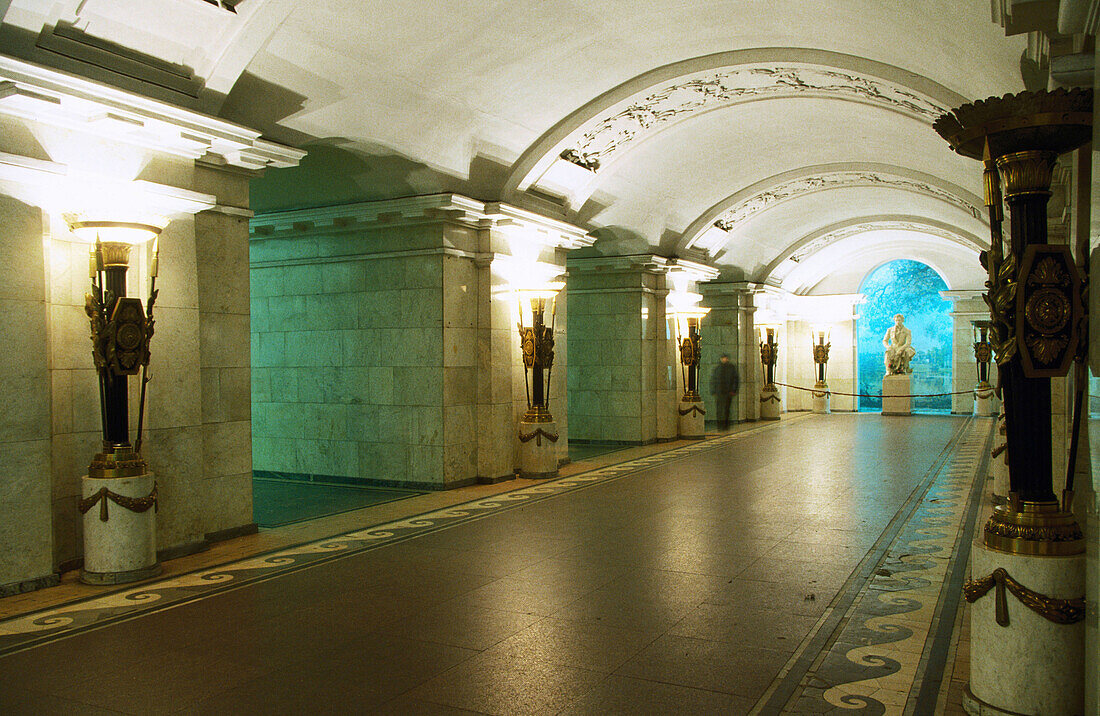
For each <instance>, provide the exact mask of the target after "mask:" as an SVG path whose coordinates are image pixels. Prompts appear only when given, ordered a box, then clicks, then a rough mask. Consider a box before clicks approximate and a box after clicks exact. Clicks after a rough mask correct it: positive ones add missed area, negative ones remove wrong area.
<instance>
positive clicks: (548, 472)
mask: <svg viewBox="0 0 1100 716" xmlns="http://www.w3.org/2000/svg"><path fill="white" fill-rule="evenodd" d="M564 286H565V284H564V283H563V282H561V281H550V282H547V283H545V284H544V285H542V286H540V287H537V288H522V289H517V290H516V291H515V294H516V300H517V302H518V304H519V322H518V324H517V328H518V329H519V338H520V348H521V349H522V352H523V376H524V382H525V384H526V388H527V412H526V413H525V414H524V415H523V419H522V420H521V421H520V424H519V441H520V461H519V462H520V476H521V477H532V478H545V477H553V476H555V475H557V473H558V457H557V451H556V449H555V447H554V443H556V442H557V441H558V433H557V426H556V425H555V423H554V416H553V415H551V414H550V375H551V371H552V369H553V367H554V319H555V317H556V315H557V296H558V293H559V292H560V291H561V289H562V288H563V287H564ZM548 310H549V314H550V316H549V323H547V320H546V319H547V316H546V314H547V311H548Z"/></svg>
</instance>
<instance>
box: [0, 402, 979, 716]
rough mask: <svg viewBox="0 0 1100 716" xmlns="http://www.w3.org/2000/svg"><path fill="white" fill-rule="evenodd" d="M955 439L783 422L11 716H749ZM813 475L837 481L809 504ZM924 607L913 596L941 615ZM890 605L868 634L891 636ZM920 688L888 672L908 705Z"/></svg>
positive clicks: (299, 601)
mask: <svg viewBox="0 0 1100 716" xmlns="http://www.w3.org/2000/svg"><path fill="white" fill-rule="evenodd" d="M958 424H959V422H958V421H956V420H954V419H949V418H942V419H940V418H930V419H927V420H924V419H921V420H920V421H914V422H913V423H912V426H914V427H912V428H911V430H917V432H918V433H920V434H921V435H923V436H924V437H923V438H922V440H923V443H922V442H921V441H917V442H916V443H913V442H905V441H900V440H898V434H897V433H896V431H894V432H892V428H890V427H889V426H887V425H886V424H885V422H884V421H881V420H877V419H876V420H871V419H869V418H867V417H866V416H846V415H833V416H828V419H827V420H826V419H818V418H809V419H805V420H801V421H792V422H791V423H789V424H788V423H785V422H784V423H783V424H780V425H777V426H770V427H768V428H766V429H761V430H758V432H756V433H754V436H753V439H752V440H751V441H750V440H743V441H741V442H730V443H728V444H726V445H725V446H722V447H718V448H713V449H707V450H703V451H701V452H695V453H689V454H686V455H685V456H683V457H680V458H677V459H676V460H675V461H672V462H667V463H659V462H655V463H654V464H653V465H652V466H651V467H648V468H646V469H645V470H643V471H639V472H635V473H633V474H630V475H627V476H625V477H622V478H617V479H613V480H610V481H607V482H602V483H598V484H591V485H587V486H585V487H584V488H583V489H579V490H575V491H572V492H567V493H563V494H559V495H556V496H554V497H551V498H549V499H543V500H541V501H534V502H529V503H524V504H518V503H517V505H516V506H515V507H512V508H510V509H508V510H506V511H502V512H497V513H492V514H487V515H484V516H481V517H479V518H478V519H476V520H473V521H469V522H465V523H459V524H456V525H453V526H451V527H446V528H444V529H440V530H438V531H436V532H433V533H429V534H425V535H422V536H419V537H412V538H410V539H406V540H405V541H403V542H400V543H395V544H391V545H387V546H383V547H380V548H376V549H369V550H367V551H364V552H361V553H358V554H354V555H348V556H346V557H343V558H340V559H335V560H332V561H329V562H325V563H319V564H317V565H315V566H311V567H308V568H306V569H299V570H298V571H294V572H287V573H285V574H277V575H274V576H273V577H271V578H267V579H266V580H265V581H259V582H255V583H252V584H248V585H243V586H239V585H231V586H234V587H238V588H236V589H232V590H231V591H225V592H222V593H217V594H214V595H212V596H206V597H204V598H202V599H200V600H198V601H195V602H193V603H190V604H184V605H181V606H177V607H174V608H171V609H168V610H164V611H160V612H155V613H152V614H149V615H146V616H140V617H138V618H133V619H129V620H128V621H123V622H121V623H118V624H112V625H108V626H105V627H104V628H102V629H97V630H93V631H87V632H83V633H77V634H75V635H73V636H71V637H70V638H66V639H63V640H60V641H56V642H53V643H50V644H46V645H43V646H39V647H36V648H32V649H29V650H27V651H24V652H21V653H15V654H10V655H8V656H2V657H0V712H3V713H8V712H11V713H33V712H35V711H33V710H32V709H31V707H30V706H28V704H33V703H36V702H34V701H27V698H30V697H25V695H27V694H30V695H32V696H33V697H34V698H37V699H38V701H37V703H40V704H41V705H42V708H41V709H39V711H41V712H45V713H51V712H57V713H65V712H74V711H75V712H78V713H97V711H96V708H97V707H98V708H106V709H121V708H125V709H126V710H128V711H131V712H142V713H151V712H160V711H170V710H179V709H185V710H186V712H190V713H217V714H227V713H274V714H279V713H387V714H398V713H401V714H405V713H408V714H434V713H440V714H448V713H449V714H462V713H493V714H497V713H557V712H559V711H562V710H566V712H568V713H626V712H630V713H733V714H737V713H745V712H747V711H748V710H749V709H750V708H751V707H752V705H753V704H754V703H755V701H756V699H757V698H758V697H759V696H760V695H761V694H762V693H763V692H764V690H765V689H767V687H768V686H769V684H771V683H772V680H773V679H774V678H775V676H776V675H777V674H778V672H779V670H780V669H781V668H782V667H783V666H784V665H785V664H786V662H787V661H788V660H789V659H790V657H791V653H792V650H793V649H795V648H796V647H797V646H798V645H799V643H800V642H801V641H802V640H803V639H804V638H805V636H806V635H807V634H809V633H810V630H812V629H813V628H814V626H815V624H816V623H817V622H818V620H819V619H820V618H821V617H822V615H823V613H824V612H825V610H826V608H827V607H828V605H829V604H830V602H831V601H832V600H833V598H834V596H835V595H836V594H837V592H838V590H839V589H841V587H842V586H843V585H844V584H845V582H846V580H847V579H848V578H849V576H850V575H851V573H852V570H853V568H854V567H855V565H856V564H857V563H858V562H859V560H860V559H862V556H863V555H864V554H866V552H867V550H868V549H869V548H870V546H871V545H872V544H874V542H875V540H876V539H877V538H878V535H879V533H880V531H881V530H882V529H883V528H884V527H885V526H886V525H887V524H888V523H889V522H890V520H891V519H892V517H893V515H894V514H895V513H896V512H897V510H898V509H899V508H900V506H901V505H902V504H903V503H904V502H905V500H906V499H907V498H908V496H909V494H910V493H911V491H912V489H913V484H914V483H913V480H914V479H915V478H914V476H919V475H921V474H924V473H925V472H926V471H927V468H928V466H929V465H930V464H931V463H932V461H933V460H934V459H935V456H936V455H937V454H938V451H939V450H940V449H942V446H943V445H944V444H945V443H946V440H947V439H948V438H949V437H950V435H951V434H952V433H953V432H954V430H955V428H956V427H957V425H958ZM857 436H858V438H859V439H858V440H857V439H856V437H857ZM825 437H828V438H830V440H831V441H826V442H823V438H825ZM937 441H938V442H937ZM857 443H859V445H857ZM884 445H889V446H890V449H891V451H892V452H891V454H892V456H893V457H892V460H891V461H890V463H889V464H886V465H884V464H883V463H882V461H881V460H880V459H879V457H878V456H879V455H880V454H881V449H882V448H883V446H884ZM808 460H813V461H815V464H817V465H819V466H821V468H822V469H821V470H820V475H818V476H817V477H818V478H820V479H819V484H815V486H814V490H815V492H814V494H812V495H810V494H807V493H806V492H805V490H806V485H805V470H804V467H805V464H806V463H807V461H808ZM517 484H518V483H517ZM531 484H535V483H531ZM540 484H547V483H540ZM819 493H820V494H819ZM428 497H432V496H428ZM413 499H415V500H419V499H420V498H413ZM433 499H435V498H433ZM440 504H441V505H444V506H445V505H447V504H455V502H454V501H452V502H443V503H440ZM455 509H457V510H461V509H462V508H461V507H456V508H455ZM354 527H355V526H354V525H351V526H349V530H350V529H353V528H354ZM295 529H296V530H299V531H300V529H301V527H300V526H299V527H296V528H295ZM297 533H298V532H295V534H297ZM922 539H924V538H923V537H922ZM338 540H339V538H338V537H337V538H332V539H331V540H324V542H325V543H328V542H337V541H338ZM896 557H897V561H898V563H899V564H904V563H906V561H905V560H908V563H909V564H912V563H913V562H912V560H913V559H914V558H912V557H909V558H906V557H904V555H897V556H896ZM265 559H266V558H265ZM898 578H900V575H899V577H898ZM883 579H885V578H883ZM926 591H927V595H926V594H925V592H923V591H920V590H919V589H918V590H911V591H910V592H909V594H913V595H915V594H920V595H921V598H922V599H925V601H928V600H929V599H930V600H931V601H929V603H930V604H934V603H935V602H934V596H935V590H926ZM196 594H198V593H197V592H196ZM888 594H889V593H888V592H885V591H883V590H881V589H880V590H875V591H874V596H875V597H876V598H879V597H881V599H883V600H889V599H890V597H889V596H887V595H888ZM811 595H813V598H812V599H810V598H808V597H810V596H811ZM153 597H154V598H155V594H154V595H153ZM868 604H869V605H870V602H869V603H868ZM874 606H875V609H873V610H871V611H869V612H868V613H867V617H869V618H870V619H871V622H870V625H871V627H875V626H876V625H880V624H883V625H884V624H889V623H891V617H890V616H889V614H888V609H889V607H890V606H891V605H890V604H889V603H886V602H878V603H877V604H876V605H874ZM882 609H886V610H887V611H886V612H883V611H882ZM921 613H922V614H923V612H921ZM861 614H862V612H861ZM883 614H886V616H883ZM107 616H110V615H109V614H107ZM910 616H912V615H909V614H903V615H898V616H897V617H895V618H894V619H893V621H894V622H897V623H899V624H901V625H902V626H904V624H903V623H902V622H904V621H905V620H906V619H907V618H909V617H910ZM888 648H889V649H890V652H891V654H892V655H895V656H896V657H897V658H898V659H900V660H912V658H913V656H914V655H915V654H916V651H915V649H910V648H908V642H905V643H893V644H889V645H888ZM880 651H881V649H880ZM962 651H963V646H962V645H960V649H959V653H962ZM104 664H109V665H111V666H112V667H113V668H112V669H110V670H107V671H105V670H104ZM845 673H847V672H845ZM855 673H856V672H855V671H853V672H852V674H855ZM912 673H913V672H912V670H911V669H903V670H901V671H898V672H895V673H894V674H886V673H885V672H884V673H883V675H884V676H887V677H892V678H887V679H886V680H885V681H884V685H886V686H889V687H890V688H892V689H893V690H894V692H893V694H892V699H893V700H894V701H896V700H897V698H898V697H897V694H899V693H902V692H903V691H904V689H903V688H902V686H903V683H902V682H903V681H904V679H905V678H911V677H912ZM955 675H956V676H960V675H961V676H962V678H963V680H965V675H964V670H963V669H962V668H957V669H956V671H955ZM959 683H962V682H961V681H960V682H959ZM883 693H885V692H883ZM120 694H125V695H126V696H127V697H128V698H130V701H126V702H123V701H121V700H119V698H120V697H119V695H120ZM807 695H810V696H814V695H815V694H814V693H813V691H812V689H811V690H807V691H806V692H805V693H803V694H802V695H801V696H803V697H806V696H807ZM816 696H820V694H816ZM5 699H6V701H5ZM74 699H77V700H74ZM82 702H86V705H85V704H84V703H82ZM74 703H75V704H77V705H78V706H81V707H82V708H78V709H73V708H71V707H72V706H73V704H74ZM799 703H800V704H802V706H804V707H805V708H806V709H807V712H813V710H814V709H818V707H819V706H820V705H821V704H820V702H814V701H813V698H810V699H809V700H808V701H807V700H804V701H801V702H799ZM952 703H953V702H952ZM9 705H10V706H9ZM825 705H826V706H829V709H830V710H836V711H838V712H839V710H838V709H836V708H835V707H833V706H831V705H829V704H825Z"/></svg>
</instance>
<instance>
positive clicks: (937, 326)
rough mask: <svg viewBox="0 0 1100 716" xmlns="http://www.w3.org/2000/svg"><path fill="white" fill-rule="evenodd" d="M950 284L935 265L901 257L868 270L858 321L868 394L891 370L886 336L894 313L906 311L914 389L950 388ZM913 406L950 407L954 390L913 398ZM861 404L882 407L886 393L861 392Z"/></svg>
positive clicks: (861, 371) (862, 382)
mask: <svg viewBox="0 0 1100 716" xmlns="http://www.w3.org/2000/svg"><path fill="white" fill-rule="evenodd" d="M946 289H947V284H946V283H945V282H944V280H943V277H942V276H940V275H939V274H938V273H937V272H936V271H935V270H934V269H933V268H932V267H930V266H928V265H927V264H925V263H921V262H920V261H913V260H910V259H896V260H894V261H890V262H888V263H885V264H882V265H881V266H879V267H878V268H875V269H873V270H872V271H870V272H869V273H868V274H867V277H866V278H865V279H864V280H863V284H862V285H861V286H860V293H862V294H863V295H864V296H865V297H866V301H865V302H864V303H863V304H862V305H861V307H860V309H861V310H860V317H859V321H858V326H857V336H858V337H857V341H858V344H857V345H858V385H859V392H860V393H862V394H864V395H878V394H879V393H881V391H882V378H883V376H884V375H885V373H886V367H885V365H884V363H883V347H882V338H883V336H884V335H885V334H886V330H887V329H888V328H889V327H890V326H891V325H893V322H894V315H895V314H897V313H900V314H902V315H904V316H905V325H906V326H907V327H908V328H909V329H910V330H911V331H912V332H913V348H914V349H915V350H916V351H917V352H916V355H914V356H913V359H912V360H911V361H910V364H909V365H910V368H911V369H912V383H911V386H912V388H911V389H912V391H913V393H914V394H925V395H927V394H931V393H949V392H950V391H951V350H952V331H951V315H950V305H951V304H950V302H949V301H945V300H943V298H941V297H940V291H943V290H946ZM912 405H913V410H914V412H933V413H949V412H950V411H951V396H950V395H940V396H936V397H927V398H913V402H912ZM859 409H860V410H866V411H876V410H881V409H882V399H881V398H871V397H860V399H859Z"/></svg>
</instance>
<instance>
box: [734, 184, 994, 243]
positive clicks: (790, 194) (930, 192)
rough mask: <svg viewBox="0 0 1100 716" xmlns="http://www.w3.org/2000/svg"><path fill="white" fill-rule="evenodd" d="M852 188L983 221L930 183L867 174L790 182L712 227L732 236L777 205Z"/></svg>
mask: <svg viewBox="0 0 1100 716" xmlns="http://www.w3.org/2000/svg"><path fill="white" fill-rule="evenodd" d="M854 187H873V188H886V189H901V190H903V191H910V192H914V193H917V194H924V195H926V196H931V197H933V198H935V199H939V200H941V201H945V202H947V203H949V204H954V205H955V206H957V207H959V208H960V209H962V210H964V211H966V212H967V213H969V214H970V215H971V216H973V217H974V218H981V217H982V209H980V208H979V207H978V205H977V204H976V203H974V202H972V201H969V200H967V199H964V198H962V197H960V196H958V195H957V194H953V193H951V192H950V191H947V190H945V189H943V188H940V187H938V186H935V185H933V184H931V183H929V182H925V181H920V180H917V179H910V178H907V177H902V176H898V175H893V174H888V173H885V172H881V171H870V170H866V171H838V172H830V173H822V174H812V175H808V176H804V177H799V178H797V179H792V180H790V181H787V182H784V183H781V184H778V185H776V186H774V187H772V188H770V189H768V190H766V191H762V192H759V193H757V194H754V195H752V196H750V197H748V198H746V199H743V200H742V201H740V202H739V203H737V204H736V205H734V206H732V207H730V208H729V209H727V210H726V211H724V212H722V214H721V215H720V216H718V218H717V219H715V220H714V222H713V223H714V226H716V227H717V228H719V229H722V230H723V231H725V232H727V233H728V232H732V231H734V230H735V229H736V228H737V227H738V226H739V225H741V224H744V223H745V222H746V221H748V220H749V219H751V218H753V217H754V216H756V215H757V214H759V213H760V212H762V211H764V210H766V209H770V208H771V207H773V206H775V205H776V204H779V203H782V202H784V201H788V200H790V199H795V198H797V197H800V196H804V195H806V194H811V193H814V192H818V191H824V190H826V189H849V188H854Z"/></svg>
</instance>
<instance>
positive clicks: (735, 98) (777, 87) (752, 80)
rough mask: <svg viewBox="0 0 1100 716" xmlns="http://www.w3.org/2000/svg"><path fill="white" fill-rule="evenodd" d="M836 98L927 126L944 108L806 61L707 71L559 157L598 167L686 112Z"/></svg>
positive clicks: (601, 123) (614, 119) (593, 131)
mask: <svg viewBox="0 0 1100 716" xmlns="http://www.w3.org/2000/svg"><path fill="white" fill-rule="evenodd" d="M798 95H808V96H815V95H816V96H826V97H829V96H834V97H839V98H842V99H851V100H855V101H859V102H866V103H869V104H875V105H879V106H881V107H885V108H887V109H890V110H893V111H896V112H901V113H902V114H906V115H909V116H911V117H915V118H917V119H921V120H923V121H926V122H928V123H929V124H931V123H932V122H933V121H934V120H935V119H936V118H937V117H939V116H940V115H941V114H943V113H944V112H946V111H947V108H946V107H942V106H940V105H938V104H936V103H934V102H932V101H930V100H929V99H927V98H926V97H922V96H920V95H918V94H916V93H913V92H910V91H908V90H906V89H903V88H901V87H899V86H897V85H894V84H892V83H890V82H887V81H885V80H881V79H878V78H875V77H868V76H865V75H860V74H857V73H854V72H851V71H839V70H832V69H825V68H822V67H812V66H805V65H783V66H778V67H740V68H738V69H734V70H725V71H719V72H707V73H705V74H702V75H699V76H696V77H693V78H690V79H683V78H681V79H678V80H676V81H674V82H673V83H672V84H669V85H666V86H665V87H662V88H661V89H657V90H654V91H653V92H651V93H650V94H648V95H646V96H644V97H641V98H639V99H637V100H635V101H633V102H631V103H630V104H629V105H627V106H626V107H623V108H622V109H620V110H619V111H618V112H617V113H615V114H613V115H611V116H608V117H603V118H601V119H599V120H598V121H596V122H595V124H591V125H590V128H589V129H588V130H587V131H585V132H584V134H582V135H581V136H580V137H579V138H578V139H577V140H576V141H575V142H574V143H573V144H572V145H571V146H569V147H567V148H566V149H565V150H564V151H562V152H561V157H562V159H565V160H566V161H569V162H572V163H574V164H577V165H578V166H582V167H584V168H585V169H589V170H591V171H596V170H598V169H599V168H600V165H601V164H604V163H606V162H607V160H608V158H610V157H611V155H613V154H614V153H615V152H617V151H619V150H620V149H622V148H623V147H624V146H625V145H627V144H629V143H630V142H632V141H634V140H635V139H637V138H638V137H639V135H641V134H643V133H645V132H647V131H649V130H651V129H653V128H655V127H657V126H659V125H661V124H664V123H666V122H669V121H671V120H673V119H677V118H680V117H682V116H683V115H685V114H690V113H692V112H697V111H700V110H708V109H714V108H716V107H720V106H722V105H728V104H734V103H737V102H742V101H745V100H750V99H762V98H770V97H777V96H792V97H793V96H798Z"/></svg>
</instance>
